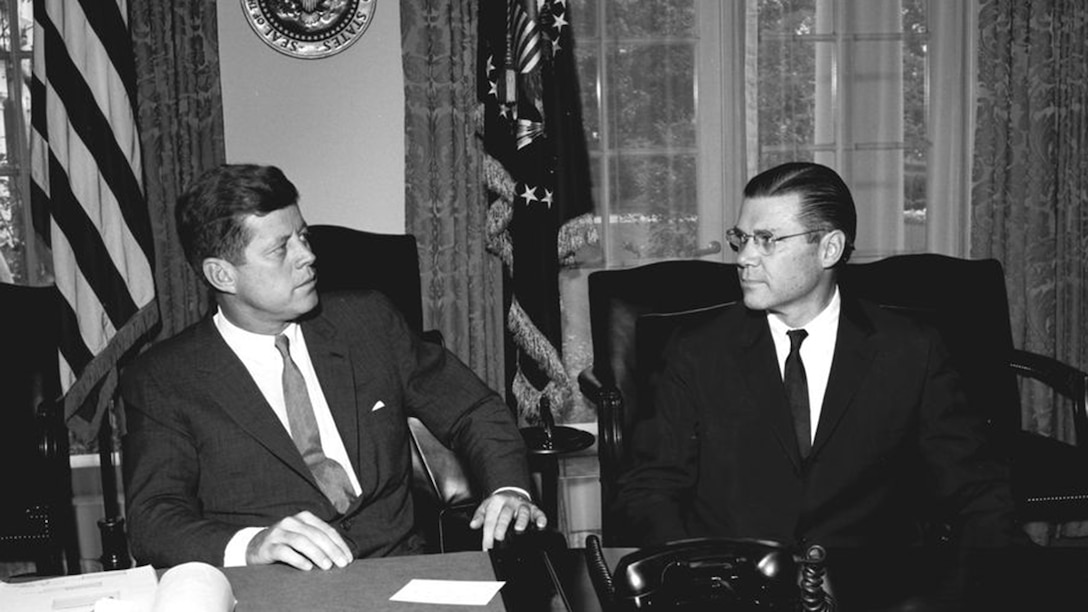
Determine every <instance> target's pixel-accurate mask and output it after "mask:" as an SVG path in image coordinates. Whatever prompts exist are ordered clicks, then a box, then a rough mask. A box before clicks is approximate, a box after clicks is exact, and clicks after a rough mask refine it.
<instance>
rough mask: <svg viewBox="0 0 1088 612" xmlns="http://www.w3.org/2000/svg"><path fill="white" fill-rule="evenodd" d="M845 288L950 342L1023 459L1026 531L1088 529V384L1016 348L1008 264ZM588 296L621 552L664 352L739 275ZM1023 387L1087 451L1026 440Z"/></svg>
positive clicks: (637, 283)
mask: <svg viewBox="0 0 1088 612" xmlns="http://www.w3.org/2000/svg"><path fill="white" fill-rule="evenodd" d="M840 280H841V286H842V291H843V292H844V293H851V294H853V295H856V296H858V297H863V298H866V299H869V300H872V301H875V302H876V303H878V304H880V305H881V306H883V307H886V308H891V309H895V310H898V311H902V312H904V313H905V314H907V315H908V316H914V317H919V318H921V319H923V320H926V321H927V322H928V323H930V324H932V325H934V326H935V327H936V328H937V329H938V330H939V331H940V332H941V334H942V336H943V338H944V339H945V342H946V343H947V344H948V347H949V350H950V352H951V354H952V358H953V360H954V361H955V363H956V364H957V366H958V367H959V369H960V370H961V373H962V376H963V384H964V389H965V392H966V394H967V396H968V400H969V401H970V402H971V405H972V406H974V407H976V408H977V409H978V410H981V411H984V413H985V415H986V416H987V418H988V419H989V421H990V422H991V423H992V427H993V431H994V434H995V441H997V442H999V443H1001V444H1003V445H1004V446H1003V448H1004V449H1005V450H1007V452H1008V453H1009V454H1010V456H1011V458H1012V463H1011V467H1012V486H1013V495H1014V497H1015V500H1016V503H1017V510H1018V515H1019V517H1020V519H1021V520H1024V521H1028V520H1038V521H1047V522H1059V521H1065V520H1074V519H1088V450H1085V449H1086V448H1088V414H1086V412H1085V410H1086V381H1088V375H1086V374H1085V373H1084V372H1082V371H1080V370H1077V369H1075V368H1072V367H1070V366H1068V365H1067V364H1062V363H1060V362H1058V361H1057V360H1055V359H1052V358H1049V357H1046V356H1042V355H1037V354H1032V353H1029V352H1026V351H1020V350H1016V349H1014V348H1013V345H1012V332H1011V326H1010V323H1009V312H1008V299H1007V295H1006V292H1005V280H1004V272H1003V270H1002V268H1001V265H1000V263H999V262H997V261H995V260H965V259H958V258H952V257H946V256H941V255H931V254H926V255H901V256H894V257H889V258H886V259H883V260H880V261H876V262H871V263H864V264H849V265H847V266H846V268H845V269H844V270H843V273H842V275H841V277H840ZM654 283H659V284H654ZM710 284H716V285H717V287H716V288H714V287H708V285H710ZM589 287H590V318H591V324H592V326H593V330H592V334H593V352H594V363H593V365H592V366H590V368H588V369H587V371H585V372H583V373H582V375H580V377H579V382H580V383H581V386H582V390H583V393H585V394H586V396H587V397H588V398H589V399H590V400H592V401H594V402H595V403H596V404H597V408H598V423H599V428H600V431H601V435H600V441H599V449H600V461H601V493H602V494H601V504H602V536H603V539H604V540H605V543H606V544H607V545H611V546H617V545H623V544H625V543H627V540H626V537H625V535H624V534H623V531H622V529H623V528H622V525H620V524H619V523H618V522H617V520H616V518H615V517H614V515H613V513H612V512H611V505H612V504H613V503H614V500H615V490H614V486H615V482H616V478H617V477H618V475H619V474H620V473H622V471H623V470H624V469H626V467H627V465H628V461H629V457H628V449H627V444H628V441H627V437H629V434H630V432H631V430H632V427H633V423H634V422H635V421H636V420H638V419H640V418H643V416H644V415H643V413H644V412H645V411H646V410H649V409H650V408H649V407H647V406H646V404H648V402H647V401H646V398H647V397H648V395H647V394H648V393H650V386H651V383H650V382H649V381H651V380H652V376H653V372H655V371H656V369H658V368H660V366H661V365H662V364H661V363H660V351H661V348H663V346H664V342H665V341H666V339H667V338H668V336H669V335H670V334H671V333H672V332H673V331H674V329H675V328H676V327H678V326H683V325H689V324H695V323H696V322H697V320H698V319H699V318H700V317H705V316H710V315H709V314H708V313H709V312H710V311H707V310H705V309H706V307H707V306H713V305H715V304H724V303H727V302H732V301H736V300H738V299H740V297H741V293H740V288H739V285H738V284H737V281H736V272H735V268H734V267H733V266H732V265H729V264H720V263H709V262H692V261H670V262H661V263H657V264H650V265H648V266H642V267H640V268H633V269H628V270H604V271H599V272H594V273H593V274H591V275H590V277H589ZM685 311H691V312H685ZM678 313H679V314H678ZM641 334H648V336H647V337H646V338H643V337H642V336H641ZM655 359H656V361H655ZM1018 377H1020V378H1024V377H1026V378H1031V379H1035V380H1038V381H1040V382H1042V383H1043V384H1045V385H1047V386H1048V387H1049V388H1051V389H1052V390H1053V391H1054V393H1055V395H1056V396H1060V397H1064V398H1066V399H1067V400H1068V401H1067V402H1065V403H1064V404H1062V407H1068V408H1070V409H1071V410H1072V411H1073V419H1074V423H1075V426H1076V432H1077V440H1078V441H1083V442H1081V447H1075V446H1070V445H1066V444H1063V443H1061V442H1059V441H1057V440H1053V439H1050V438H1046V437H1044V436H1040V435H1037V434H1032V433H1028V432H1024V431H1022V430H1021V427H1020V394H1019V388H1018Z"/></svg>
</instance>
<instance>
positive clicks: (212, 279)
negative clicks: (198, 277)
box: [201, 257, 237, 293]
mask: <svg viewBox="0 0 1088 612" xmlns="http://www.w3.org/2000/svg"><path fill="white" fill-rule="evenodd" d="M201 269H202V270H203V271H204V278H205V279H207V281H208V284H209V285H211V286H212V288H213V289H215V290H216V291H221V292H223V293H234V292H235V287H234V283H235V280H236V278H237V275H236V273H235V272H236V271H235V269H234V264H232V263H230V262H229V261H227V260H226V259H223V258H221V257H208V258H206V259H205V260H204V263H203V265H202V266H201Z"/></svg>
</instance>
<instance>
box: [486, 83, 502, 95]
mask: <svg viewBox="0 0 1088 612" xmlns="http://www.w3.org/2000/svg"><path fill="white" fill-rule="evenodd" d="M487 84H488V85H490V86H491V88H490V89H488V90H487V95H489V96H495V97H496V98H497V97H499V82H498V81H492V80H490V79H488V81H487Z"/></svg>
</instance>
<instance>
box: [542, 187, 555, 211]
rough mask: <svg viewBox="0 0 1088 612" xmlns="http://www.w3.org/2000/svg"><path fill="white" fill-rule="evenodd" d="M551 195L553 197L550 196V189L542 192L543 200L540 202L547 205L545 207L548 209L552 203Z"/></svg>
mask: <svg viewBox="0 0 1088 612" xmlns="http://www.w3.org/2000/svg"><path fill="white" fill-rule="evenodd" d="M552 195H553V194H552V190H551V189H545V190H544V199H543V200H541V202H544V203H545V204H547V205H548V208H551V207H552V201H553V200H552Z"/></svg>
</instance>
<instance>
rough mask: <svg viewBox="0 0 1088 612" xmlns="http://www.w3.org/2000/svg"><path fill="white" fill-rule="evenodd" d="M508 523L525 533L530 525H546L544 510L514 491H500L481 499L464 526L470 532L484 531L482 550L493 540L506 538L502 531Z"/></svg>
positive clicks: (492, 543) (493, 541)
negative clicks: (470, 519)
mask: <svg viewBox="0 0 1088 612" xmlns="http://www.w3.org/2000/svg"><path fill="white" fill-rule="evenodd" d="M511 520H513V522H514V531H515V532H517V533H521V532H523V531H525V530H526V528H528V527H529V525H530V523H531V524H533V525H535V526H536V528H537V529H544V528H545V527H547V526H548V517H547V516H545V515H544V511H543V510H541V509H540V508H537V507H536V506H535V505H534V504H533V502H532V501H530V500H529V499H528V498H527V497H525V496H524V495H522V494H520V493H517V492H515V491H500V492H498V493H496V494H494V495H492V496H491V497H488V498H487V499H485V500H484V501H483V502H482V503H481V504H480V507H479V508H476V513H475V514H473V515H472V521H471V522H469V524H468V526H469V527H471V528H473V529H479V528H480V527H483V528H484V533H483V535H484V550H491V547H492V546H494V545H495V541H496V540H498V541H500V542H501V541H502V540H503V539H505V538H506V530H507V528H508V527H509V526H510V521H511Z"/></svg>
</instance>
